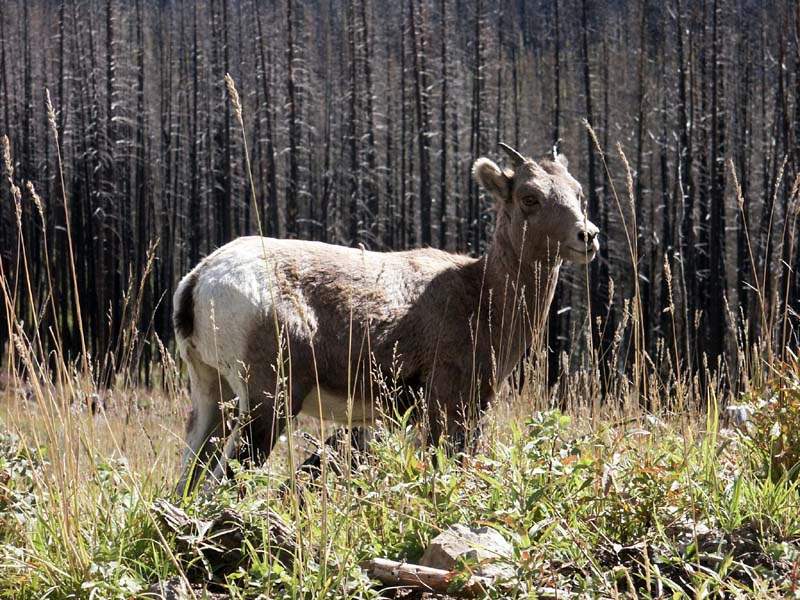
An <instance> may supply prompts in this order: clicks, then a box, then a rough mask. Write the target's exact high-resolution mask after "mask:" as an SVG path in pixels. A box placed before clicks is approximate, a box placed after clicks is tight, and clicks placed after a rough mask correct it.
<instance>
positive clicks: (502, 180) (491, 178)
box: [472, 158, 511, 202]
mask: <svg viewBox="0 0 800 600" xmlns="http://www.w3.org/2000/svg"><path fill="white" fill-rule="evenodd" d="M472 176H473V177H474V178H475V181H476V182H477V183H478V185H479V186H481V187H482V188H483V189H484V190H486V191H487V192H489V193H490V194H491V195H492V196H493V197H494V198H495V200H497V201H498V202H508V201H509V200H510V199H511V179H510V177H509V176H508V175H506V174H505V173H503V171H501V170H500V167H498V166H497V165H496V164H495V163H494V162H493V161H491V160H489V159H488V158H479V159H478V160H476V161H475V164H474V165H472Z"/></svg>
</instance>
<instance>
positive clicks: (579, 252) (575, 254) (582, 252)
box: [561, 244, 597, 264]
mask: <svg viewBox="0 0 800 600" xmlns="http://www.w3.org/2000/svg"><path fill="white" fill-rule="evenodd" d="M561 254H562V256H563V257H564V258H565V259H566V260H569V261H571V262H575V263H579V264H587V263H590V262H592V261H593V260H594V258H595V257H596V256H597V246H595V244H592V245H591V246H580V247H578V246H563V247H562V249H561Z"/></svg>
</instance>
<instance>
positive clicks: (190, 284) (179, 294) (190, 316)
mask: <svg viewBox="0 0 800 600" xmlns="http://www.w3.org/2000/svg"><path fill="white" fill-rule="evenodd" d="M196 285H197V271H192V272H191V273H189V274H188V275H187V276H186V277H184V278H183V279H182V280H181V282H180V284H178V289H177V290H176V291H175V298H174V301H173V306H174V307H175V309H174V312H173V313H172V323H173V325H174V326H175V333H177V335H178V338H180V339H184V340H188V339H189V338H190V337H191V336H192V334H193V333H194V288H195V286H196Z"/></svg>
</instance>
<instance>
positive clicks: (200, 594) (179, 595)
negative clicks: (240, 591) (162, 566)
mask: <svg viewBox="0 0 800 600" xmlns="http://www.w3.org/2000/svg"><path fill="white" fill-rule="evenodd" d="M142 598H148V599H149V600H195V599H197V598H202V599H203V600H228V599H229V598H230V596H228V594H215V593H213V592H209V591H208V590H204V589H203V588H202V586H199V585H192V586H189V585H188V584H187V583H186V579H184V578H183V577H180V576H178V575H176V576H175V577H170V578H169V579H167V580H165V581H157V582H155V583H154V584H152V585H151V586H150V587H149V588H147V591H146V592H144V593H143V594H142Z"/></svg>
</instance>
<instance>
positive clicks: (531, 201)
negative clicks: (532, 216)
mask: <svg viewBox="0 0 800 600" xmlns="http://www.w3.org/2000/svg"><path fill="white" fill-rule="evenodd" d="M522 203H523V204H524V205H525V206H528V207H530V208H533V207H536V206H539V204H540V202H539V199H538V198H537V197H536V196H523V197H522Z"/></svg>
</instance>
